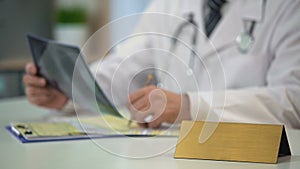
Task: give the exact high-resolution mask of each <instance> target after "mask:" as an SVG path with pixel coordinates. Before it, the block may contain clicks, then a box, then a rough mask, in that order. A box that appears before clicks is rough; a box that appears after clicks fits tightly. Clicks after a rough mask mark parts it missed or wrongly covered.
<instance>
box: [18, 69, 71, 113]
mask: <svg viewBox="0 0 300 169" xmlns="http://www.w3.org/2000/svg"><path fill="white" fill-rule="evenodd" d="M25 71H26V74H25V75H24V76H23V82H24V84H25V86H26V89H25V93H26V96H27V98H28V100H29V101H30V102H31V103H33V104H35V105H38V106H41V107H45V108H51V109H61V108H63V107H64V106H65V104H66V103H67V101H68V98H67V97H66V96H65V95H63V94H62V93H60V92H59V91H57V90H56V89H54V88H52V87H49V86H47V84H46V80H45V79H44V78H42V77H39V76H37V67H36V66H35V65H34V64H33V63H28V64H27V65H26V67H25Z"/></svg>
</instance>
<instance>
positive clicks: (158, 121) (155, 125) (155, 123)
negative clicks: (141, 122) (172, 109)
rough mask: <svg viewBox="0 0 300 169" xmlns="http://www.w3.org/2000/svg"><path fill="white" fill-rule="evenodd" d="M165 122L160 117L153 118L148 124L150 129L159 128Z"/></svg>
mask: <svg viewBox="0 0 300 169" xmlns="http://www.w3.org/2000/svg"><path fill="white" fill-rule="evenodd" d="M162 122H163V117H162V116H159V117H153V118H152V120H151V121H150V122H149V123H148V127H150V128H158V127H160V126H161V124H162Z"/></svg>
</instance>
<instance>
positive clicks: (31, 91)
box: [25, 86, 52, 96]
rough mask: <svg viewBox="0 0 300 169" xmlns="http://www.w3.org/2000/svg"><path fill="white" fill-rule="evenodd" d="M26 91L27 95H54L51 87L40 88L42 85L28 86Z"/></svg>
mask: <svg viewBox="0 0 300 169" xmlns="http://www.w3.org/2000/svg"><path fill="white" fill-rule="evenodd" d="M25 93H26V95H27V96H42V95H44V96H50V95H52V92H51V91H50V89H49V88H40V87H34V86H28V87H26V89H25Z"/></svg>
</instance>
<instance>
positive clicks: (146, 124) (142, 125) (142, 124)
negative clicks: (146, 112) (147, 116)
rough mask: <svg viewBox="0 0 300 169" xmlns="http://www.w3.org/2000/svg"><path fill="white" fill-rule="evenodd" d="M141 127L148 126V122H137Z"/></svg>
mask: <svg viewBox="0 0 300 169" xmlns="http://www.w3.org/2000/svg"><path fill="white" fill-rule="evenodd" d="M137 124H138V125H139V126H140V127H142V128H148V123H137Z"/></svg>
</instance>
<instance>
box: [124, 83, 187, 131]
mask: <svg viewBox="0 0 300 169" xmlns="http://www.w3.org/2000/svg"><path fill="white" fill-rule="evenodd" d="M128 99H129V100H128V105H127V106H128V108H129V110H130V112H131V119H132V120H135V121H137V122H138V123H139V125H141V126H143V127H151V128H157V127H159V126H160V125H161V124H162V123H163V122H166V123H175V122H180V121H182V120H184V119H190V114H189V106H188V105H189V104H188V97H187V96H186V95H180V94H177V93H173V92H170V91H167V90H164V89H161V88H158V87H156V86H153V85H151V86H146V87H144V88H142V89H139V90H137V91H135V92H133V93H131V94H130V95H129V98H128ZM149 116H151V117H152V118H151V120H149V121H147V120H146V119H147V117H149Z"/></svg>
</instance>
